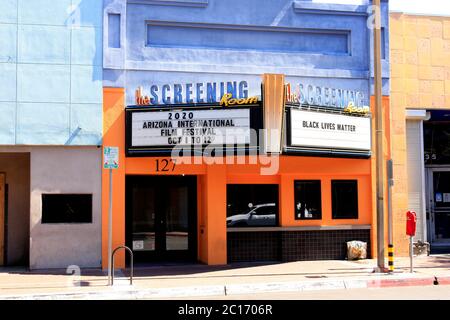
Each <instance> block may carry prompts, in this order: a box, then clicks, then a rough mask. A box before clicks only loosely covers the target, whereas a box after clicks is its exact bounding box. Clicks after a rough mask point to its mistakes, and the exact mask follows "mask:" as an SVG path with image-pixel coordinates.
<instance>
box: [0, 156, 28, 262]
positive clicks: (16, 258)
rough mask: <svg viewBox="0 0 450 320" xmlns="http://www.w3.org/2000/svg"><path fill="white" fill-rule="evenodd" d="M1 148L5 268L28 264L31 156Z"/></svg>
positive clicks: (0, 166) (0, 165)
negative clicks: (5, 205) (5, 188)
mask: <svg viewBox="0 0 450 320" xmlns="http://www.w3.org/2000/svg"><path fill="white" fill-rule="evenodd" d="M3 151H4V150H2V148H1V147H0V172H2V173H5V174H6V184H7V185H8V199H7V203H8V205H7V207H8V208H7V210H8V212H7V215H8V217H7V220H8V235H7V237H6V239H5V240H6V242H7V249H6V250H7V254H6V258H7V260H6V264H7V265H26V264H28V257H29V255H28V252H29V241H30V231H29V230H30V201H26V199H29V198H30V154H29V153H27V152H14V153H13V152H3Z"/></svg>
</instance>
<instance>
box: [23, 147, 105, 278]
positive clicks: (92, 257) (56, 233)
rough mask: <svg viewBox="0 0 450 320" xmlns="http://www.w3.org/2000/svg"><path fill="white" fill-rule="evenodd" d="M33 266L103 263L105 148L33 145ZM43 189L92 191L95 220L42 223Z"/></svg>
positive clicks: (65, 191)
mask: <svg viewBox="0 0 450 320" xmlns="http://www.w3.org/2000/svg"><path fill="white" fill-rule="evenodd" d="M31 150H32V151H31V204H30V207H31V208H30V268H31V269H40V268H67V267H68V266H69V265H72V264H73V265H78V266H80V267H99V266H100V263H101V161H102V158H101V157H102V153H101V148H97V147H64V148H51V147H36V148H31ZM43 193H91V194H92V195H93V198H92V205H93V207H92V223H87V224H42V223H41V218H42V200H41V198H42V197H41V195H42V194H43Z"/></svg>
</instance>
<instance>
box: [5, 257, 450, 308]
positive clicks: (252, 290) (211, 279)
mask: <svg viewBox="0 0 450 320" xmlns="http://www.w3.org/2000/svg"><path fill="white" fill-rule="evenodd" d="M386 265H387V264H386ZM395 265H396V271H395V272H394V274H379V273H373V269H374V267H375V266H376V261H375V260H360V261H344V260H331V261H330V260H327V261H298V262H288V263H272V264H254V263H252V264H232V265H227V266H205V265H200V264H195V265H158V266H146V267H142V266H141V267H138V268H137V269H135V277H134V281H133V285H132V286H130V285H129V284H128V279H127V278H125V277H124V276H125V275H127V274H128V270H125V271H124V272H123V273H124V274H121V276H120V272H117V273H118V276H120V277H119V278H117V279H116V281H115V285H114V286H113V287H109V286H107V278H106V272H103V271H102V270H100V269H82V270H81V275H76V274H75V275H71V274H67V273H66V270H61V269H58V270H37V271H29V270H26V269H0V299H153V298H154V299H160V298H186V297H200V296H222V295H228V296H237V295H249V294H250V295H251V294H258V293H266V292H300V291H314V290H339V289H341V290H342V289H355V288H377V287H396V286H428V285H429V286H432V285H448V284H450V255H432V256H429V257H426V256H420V257H416V258H415V261H414V265H415V272H414V273H413V274H411V273H409V258H397V259H396V261H395ZM73 269H75V270H76V268H73ZM449 290H450V286H449Z"/></svg>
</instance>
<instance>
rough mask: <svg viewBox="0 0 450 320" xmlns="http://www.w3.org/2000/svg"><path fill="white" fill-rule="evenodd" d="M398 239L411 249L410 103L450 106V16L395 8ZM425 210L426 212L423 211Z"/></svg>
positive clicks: (402, 249) (399, 246) (399, 248)
mask: <svg viewBox="0 0 450 320" xmlns="http://www.w3.org/2000/svg"><path fill="white" fill-rule="evenodd" d="M390 46H391V53H390V55H391V110H392V111H391V113H392V114H391V117H392V122H391V132H392V135H391V139H392V157H393V160H394V183H395V185H394V188H393V208H394V209H393V210H394V228H395V234H394V237H395V239H394V243H395V248H396V253H397V254H401V255H406V254H408V238H407V237H406V235H405V223H406V214H405V213H406V211H407V210H409V205H408V203H409V202H410V201H411V200H412V199H408V184H409V183H410V181H408V168H407V165H408V161H407V150H406V142H407V139H406V132H407V131H406V109H448V108H450V17H438V16H433V17H429V16H417V15H407V14H402V13H392V14H390ZM422 214H423V213H422Z"/></svg>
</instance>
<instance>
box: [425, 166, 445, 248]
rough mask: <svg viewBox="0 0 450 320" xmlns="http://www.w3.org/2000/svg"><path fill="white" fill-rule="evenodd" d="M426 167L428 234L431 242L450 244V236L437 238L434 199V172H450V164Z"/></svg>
mask: <svg viewBox="0 0 450 320" xmlns="http://www.w3.org/2000/svg"><path fill="white" fill-rule="evenodd" d="M425 169H426V195H427V213H428V214H429V219H427V226H428V235H429V239H430V242H431V243H435V244H436V243H439V244H450V238H445V239H439V240H437V239H436V226H435V212H434V207H435V199H434V181H433V179H434V177H433V175H434V173H435V172H450V165H429V166H426V167H425Z"/></svg>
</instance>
